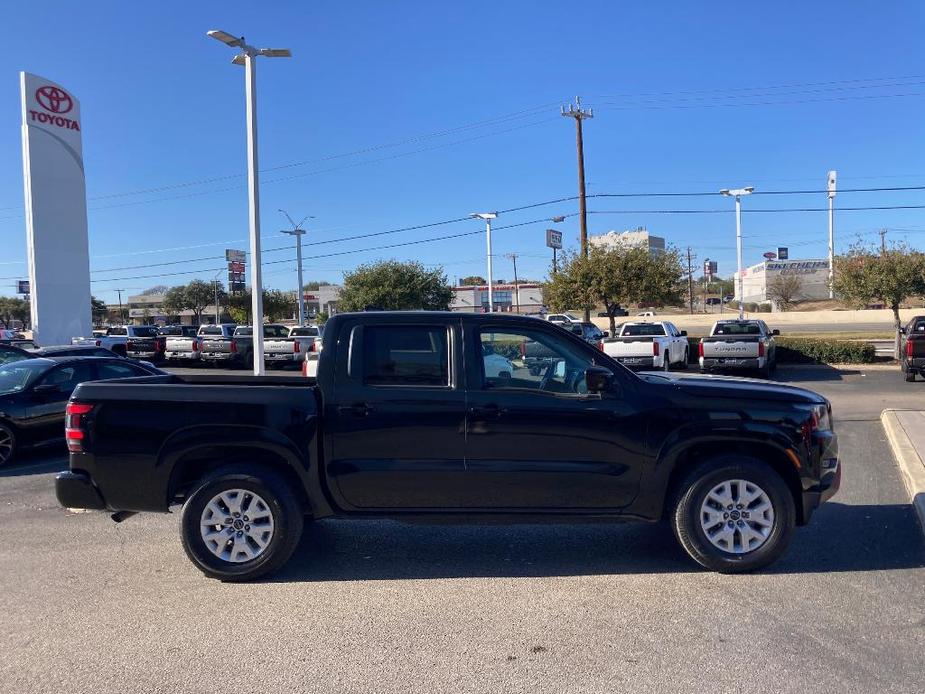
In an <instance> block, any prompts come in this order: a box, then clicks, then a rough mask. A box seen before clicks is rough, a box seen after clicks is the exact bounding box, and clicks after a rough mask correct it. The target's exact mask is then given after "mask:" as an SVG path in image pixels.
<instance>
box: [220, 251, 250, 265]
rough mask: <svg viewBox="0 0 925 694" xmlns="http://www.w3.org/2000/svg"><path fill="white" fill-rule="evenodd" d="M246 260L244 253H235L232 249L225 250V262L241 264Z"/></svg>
mask: <svg viewBox="0 0 925 694" xmlns="http://www.w3.org/2000/svg"><path fill="white" fill-rule="evenodd" d="M246 258H247V254H246V253H245V252H244V251H237V250H235V249H233V248H226V249H225V260H227V261H228V262H229V263H243V262H245V259H246Z"/></svg>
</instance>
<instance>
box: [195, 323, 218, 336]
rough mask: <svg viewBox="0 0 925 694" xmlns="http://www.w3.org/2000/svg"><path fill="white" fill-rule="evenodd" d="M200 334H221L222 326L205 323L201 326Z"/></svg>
mask: <svg viewBox="0 0 925 694" xmlns="http://www.w3.org/2000/svg"><path fill="white" fill-rule="evenodd" d="M199 334H200V335H221V334H222V326H220V325H204V326H202V327H201V328H199Z"/></svg>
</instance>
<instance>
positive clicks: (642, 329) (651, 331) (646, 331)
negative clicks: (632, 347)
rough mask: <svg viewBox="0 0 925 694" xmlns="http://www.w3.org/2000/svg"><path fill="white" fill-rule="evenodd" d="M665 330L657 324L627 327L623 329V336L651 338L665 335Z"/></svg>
mask: <svg viewBox="0 0 925 694" xmlns="http://www.w3.org/2000/svg"><path fill="white" fill-rule="evenodd" d="M664 334H665V329H664V328H663V327H662V326H661V325H659V324H657V323H652V324H645V325H627V326H625V327H624V328H623V332H622V333H621V335H623V336H625V337H639V336H651V335H664Z"/></svg>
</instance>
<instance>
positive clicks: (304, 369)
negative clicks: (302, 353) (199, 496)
mask: <svg viewBox="0 0 925 694" xmlns="http://www.w3.org/2000/svg"><path fill="white" fill-rule="evenodd" d="M302 375H303V376H308V359H303V360H302Z"/></svg>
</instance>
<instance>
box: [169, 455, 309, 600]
mask: <svg viewBox="0 0 925 694" xmlns="http://www.w3.org/2000/svg"><path fill="white" fill-rule="evenodd" d="M231 489H239V490H243V491H245V492H251V493H253V494H257V495H258V496H260V497H261V498H262V499H263V500H264V501H265V502H266V505H267V507H268V508H269V512H270V514H271V516H272V521H273V526H274V528H273V534H272V535H271V537H270V541H269V544H268V545H267V546H266V548H265V549H263V551H262V552H261V553H259V554H258V555H257V556H256V557H255V558H254V559H250V560H247V561H242V562H239V563H235V562H231V561H228V560H225V559H222V558H220V557H218V556H216V555H215V554H213V553H212V551H211V550H210V549H209V547H207V545H206V542H205V540H203V538H202V535H201V533H200V524H201V519H202V514H203V511H204V510H205V508H206V506H207V505H208V504H209V502H210V501H211V500H212V499H213V498H214V497H215V496H216V495H217V494H219V493H220V492H222V491H226V490H231ZM246 501H247V500H246V498H245V500H244V501H243V502H242V503H244V502H246ZM304 513H305V510H304V509H303V508H302V505H301V504H300V503H299V501H298V499H297V498H296V496H295V494H294V493H293V492H292V490H291V489H290V488H289V486H288V485H287V484H286V482H285V481H284V480H283V479H282V478H280V477H279V476H278V475H276V474H275V473H274V472H272V471H271V470H267V469H266V468H261V467H254V466H251V467H249V466H243V465H242V466H229V467H226V468H221V469H219V470H216V471H215V472H214V473H212V474H211V475H209V476H208V477H207V478H205V479H204V480H202V481H201V482H199V483H198V485H197V486H196V488H195V489H194V490H193V492H192V493H191V494H190V495H189V496H188V497H187V499H186V503H184V504H183V511H182V515H181V519H180V538H181V540H182V542H183V549H184V550H186V556H188V557H189V559H190V561H192V562H193V564H195V565H196V567H197V568H198V569H199V570H200V571H202V573H204V574H205V575H206V576H208V577H209V578H217V579H219V580H222V581H228V582H239V581H252V580H254V579H256V578H259V577H261V576H264V575H266V574H269V573H272V572H273V571H276V570H277V569H279V568H280V567H281V566H283V564H285V563H286V562H287V561H288V560H289V558H290V557H291V556H292V553H293V552H294V551H295V548H296V547H297V546H298V544H299V539H300V538H301V537H302V528H303V525H304ZM231 534H232V535H234V532H232V533H231Z"/></svg>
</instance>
